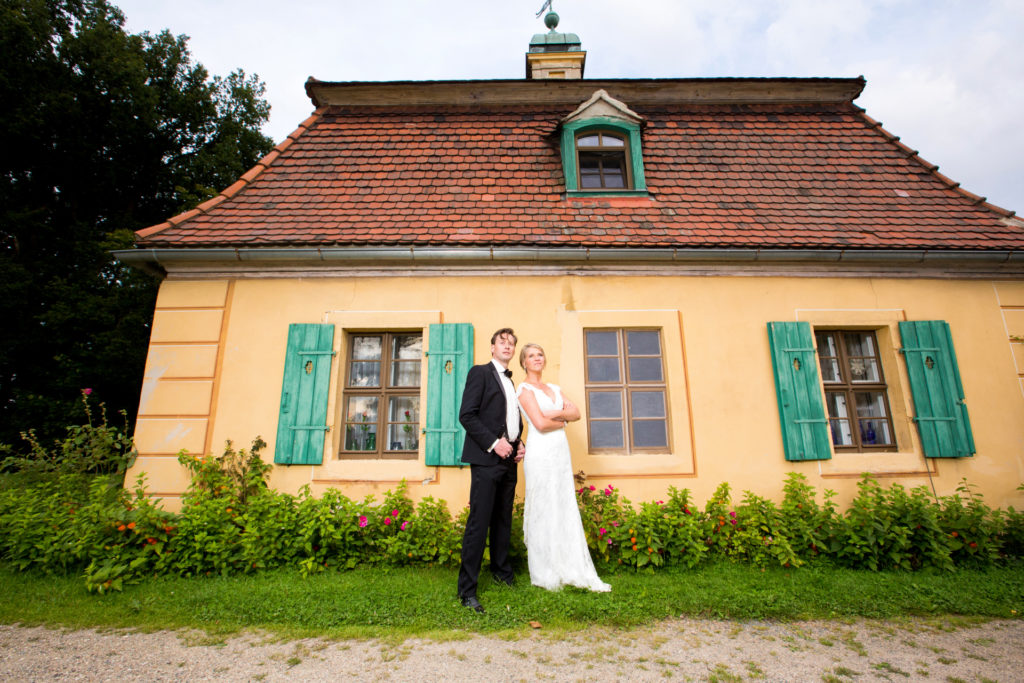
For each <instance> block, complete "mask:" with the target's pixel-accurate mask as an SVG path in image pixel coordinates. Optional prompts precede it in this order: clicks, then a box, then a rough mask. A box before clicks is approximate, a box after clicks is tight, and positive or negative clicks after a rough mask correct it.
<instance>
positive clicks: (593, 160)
mask: <svg viewBox="0 0 1024 683" xmlns="http://www.w3.org/2000/svg"><path fill="white" fill-rule="evenodd" d="M600 172H601V159H600V157H598V156H597V155H596V154H594V153H593V152H588V153H586V154H580V173H582V174H598V173H600Z"/></svg>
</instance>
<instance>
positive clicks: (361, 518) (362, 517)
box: [359, 515, 366, 527]
mask: <svg viewBox="0 0 1024 683" xmlns="http://www.w3.org/2000/svg"><path fill="white" fill-rule="evenodd" d="M359 526H360V527H364V526H366V515H359Z"/></svg>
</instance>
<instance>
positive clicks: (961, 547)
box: [938, 479, 1012, 568]
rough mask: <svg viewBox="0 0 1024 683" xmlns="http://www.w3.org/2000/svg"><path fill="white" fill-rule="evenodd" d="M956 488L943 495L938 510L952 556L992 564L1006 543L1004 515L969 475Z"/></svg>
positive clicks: (966, 564) (968, 562)
mask: <svg viewBox="0 0 1024 683" xmlns="http://www.w3.org/2000/svg"><path fill="white" fill-rule="evenodd" d="M956 491H957V492H956V493H954V494H953V495H951V496H946V497H945V498H943V499H942V504H941V507H940V509H939V513H938V517H939V523H940V524H941V527H942V533H944V534H946V536H947V537H946V539H945V543H946V545H947V546H948V547H949V550H950V555H951V559H952V561H953V562H954V563H955V564H956V565H958V566H961V567H975V568H984V567H990V566H992V565H993V564H995V563H996V562H998V561H999V557H1000V554H1001V550H1002V547H1003V539H1002V534H1003V531H1004V528H1005V522H1004V519H1003V515H1002V514H1001V513H1000V512H999V511H998V510H993V509H992V508H990V507H989V506H988V505H986V504H985V503H984V501H983V500H982V497H981V494H979V493H975V492H974V490H973V487H972V486H971V485H970V484H969V483H968V482H967V480H966V479H963V480H961V482H960V485H959V486H957V487H956ZM1011 510H1012V508H1011ZM1011 514H1012V512H1011Z"/></svg>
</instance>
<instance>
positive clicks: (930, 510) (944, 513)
mask: <svg viewBox="0 0 1024 683" xmlns="http://www.w3.org/2000/svg"><path fill="white" fill-rule="evenodd" d="M265 446H266V444H265V443H264V442H263V441H262V439H259V438H258V437H257V438H256V439H255V440H254V441H253V443H252V446H251V447H250V449H249V450H246V449H240V450H235V449H234V448H233V446H232V444H231V443H230V442H228V443H227V444H226V446H225V449H224V453H223V454H222V455H220V456H216V457H214V456H199V457H197V456H192V455H188V454H185V453H181V454H180V455H179V461H180V462H181V463H182V464H183V465H184V466H185V467H186V468H187V469H188V471H189V472H190V473H191V475H192V479H191V483H190V485H189V489H188V491H187V492H186V494H185V495H184V497H183V506H182V511H181V513H180V514H171V513H168V512H166V511H164V510H162V509H161V508H160V507H159V505H158V503H156V502H154V501H153V500H151V499H150V498H149V497H147V496H146V494H145V492H144V489H145V482H144V481H143V480H142V479H141V478H140V479H139V480H138V481H137V482H136V483H135V486H134V488H133V490H132V491H128V490H126V489H124V488H122V487H121V486H120V478H119V477H117V476H106V477H95V476H93V477H86V476H83V475H73V474H62V475H58V476H56V477H53V476H50V477H49V478H48V479H40V480H38V481H34V482H29V483H25V484H24V485H22V486H11V487H8V488H6V489H0V559H2V560H3V561H5V562H9V563H11V564H12V565H14V566H15V567H18V568H19V569H38V570H41V571H44V572H50V573H72V572H81V573H82V574H83V575H84V578H85V584H86V587H87V588H88V589H89V590H93V591H98V592H104V591H108V590H118V589H120V588H121V587H122V586H124V585H125V584H128V583H131V582H136V581H140V580H142V579H143V578H144V577H146V576H153V575H160V574H175V575H181V576H206V575H215V574H217V575H232V574H241V573H247V572H256V571H260V570H264V569H270V568H276V567H296V568H298V569H299V570H300V572H301V573H302V574H304V575H309V574H313V573H316V572H322V571H327V570H345V569H351V568H354V567H356V566H358V565H366V564H379V565H413V566H416V565H419V566H448V567H454V566H457V564H458V563H459V560H460V553H461V543H462V532H463V529H464V528H465V520H466V514H467V510H468V509H467V508H464V509H462V510H460V512H459V514H458V515H457V516H456V517H455V518H454V519H453V518H452V515H451V513H450V512H449V510H448V507H447V505H446V504H445V502H444V501H442V500H435V499H434V498H431V497H425V498H423V499H422V500H420V501H419V502H418V503H416V504H414V503H413V502H412V501H411V500H410V499H409V496H408V487H407V485H406V483H405V482H402V483H401V484H399V486H397V487H396V488H395V489H394V490H391V491H388V492H387V493H385V494H384V496H383V498H382V500H381V501H380V502H379V503H378V502H377V501H376V500H375V499H374V497H373V496H368V497H366V498H365V499H363V500H361V501H354V500H351V499H349V498H347V497H346V496H344V495H343V494H342V493H341V492H340V491H338V490H335V489H329V490H327V491H326V492H324V494H323V495H321V496H320V497H313V496H312V495H311V493H310V491H309V488H308V487H304V488H303V489H302V490H301V491H300V492H299V494H298V495H295V496H293V495H289V494H284V493H279V492H277V491H274V490H272V489H270V488H268V487H267V484H266V477H267V474H268V472H269V471H270V469H271V467H272V466H271V465H270V464H268V463H265V462H264V461H263V460H262V456H261V451H262V449H263V448H264V447H265ZM578 480H579V481H580V483H581V485H580V487H579V489H578V490H577V503H578V505H579V509H580V518H581V521H582V523H583V528H584V532H585V534H586V536H587V542H588V545H589V547H590V549H591V554H592V557H593V558H594V561H595V563H596V564H598V565H599V566H601V567H602V569H603V570H612V571H614V570H632V571H640V570H643V571H655V570H656V569H657V568H660V567H669V566H685V567H689V568H694V567H697V566H699V565H701V564H703V563H705V562H709V561H713V560H721V561H728V562H741V563H749V564H754V565H755V566H760V567H769V566H782V567H799V566H802V565H804V564H807V563H811V564H815V563H833V564H836V565H841V566H846V567H851V568H856V569H870V570H881V569H903V570H915V569H921V568H926V567H931V568H938V569H947V570H948V569H952V568H954V567H956V566H965V567H972V568H985V567H991V566H993V565H995V564H997V563H1004V562H1010V561H1018V560H1019V558H1020V557H1021V555H1022V550H1024V514H1022V513H1020V512H1017V511H1015V510H1014V509H1013V508H1010V509H1008V510H1007V511H1005V512H1004V511H1000V510H993V509H991V508H989V507H988V506H987V505H985V503H984V501H983V500H982V497H981V495H979V494H977V493H976V492H975V491H974V490H973V488H972V487H971V485H970V484H968V483H967V482H966V481H964V482H962V483H961V485H960V486H959V487H958V489H957V493H956V494H954V495H952V496H948V497H946V498H943V499H941V500H939V501H935V500H933V499H932V498H931V497H930V496H929V495H928V491H927V490H926V489H924V488H923V487H919V488H915V489H912V490H909V491H908V490H907V489H905V488H904V487H903V486H900V485H899V484H893V485H891V486H889V487H887V488H886V487H882V486H880V485H879V484H878V482H877V481H876V480H875V479H873V478H872V477H870V476H865V477H864V478H863V479H862V480H861V481H860V483H859V484H858V494H857V496H856V497H855V498H854V500H853V501H852V503H851V505H850V507H849V508H848V509H847V510H846V511H845V512H844V513H842V514H840V513H839V512H838V511H837V508H836V504H835V502H834V496H835V493H834V492H832V491H825V492H824V494H823V497H822V502H820V503H819V502H818V498H817V493H816V491H815V489H814V488H813V487H812V486H810V485H809V484H808V483H807V480H806V478H805V477H804V476H803V475H801V474H797V473H793V474H790V475H788V477H787V479H786V482H785V484H784V486H783V498H782V502H781V504H776V503H774V502H773V501H771V500H769V499H767V498H763V497H760V496H757V495H754V494H753V493H751V492H749V491H748V492H744V494H743V498H742V500H741V502H740V504H739V505H734V504H733V502H732V495H731V489H730V487H729V485H728V484H727V483H723V484H721V485H720V486H719V487H718V489H717V490H716V491H715V492H714V494H713V495H712V496H711V498H710V499H709V500H708V501H707V503H706V504H705V506H704V509H703V510H701V509H699V508H698V506H697V505H696V504H695V503H694V501H693V500H692V498H691V494H690V491H689V490H687V489H683V490H678V489H676V488H674V487H673V488H670V489H669V492H668V499H667V500H658V501H653V502H644V503H641V504H640V505H639V506H634V505H633V504H632V503H631V502H630V501H629V500H628V499H626V498H625V497H623V496H622V495H621V494H620V492H619V491H618V490H616V488H615V487H614V486H612V485H610V484H609V485H607V486H606V487H605V488H604V489H602V490H598V489H597V487H596V486H593V485H586V483H585V477H584V476H583V475H582V473H581V474H580V475H578ZM1022 488H1024V487H1022ZM522 523H523V505H522V503H521V502H519V503H517V504H516V507H515V509H514V515H513V540H512V548H511V555H512V558H513V561H514V562H517V563H520V564H521V563H522V560H523V558H525V556H526V549H525V546H524V544H523V539H522Z"/></svg>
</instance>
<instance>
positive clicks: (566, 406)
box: [559, 394, 580, 422]
mask: <svg viewBox="0 0 1024 683" xmlns="http://www.w3.org/2000/svg"><path fill="white" fill-rule="evenodd" d="M559 412H560V413H561V415H560V417H561V418H562V419H563V420H565V421H566V422H575V421H576V420H578V419H580V409H579V406H577V405H576V404H575V403H573V402H572V401H570V400H569V399H568V397H567V396H566V395H565V394H562V410H561V411H559Z"/></svg>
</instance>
